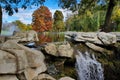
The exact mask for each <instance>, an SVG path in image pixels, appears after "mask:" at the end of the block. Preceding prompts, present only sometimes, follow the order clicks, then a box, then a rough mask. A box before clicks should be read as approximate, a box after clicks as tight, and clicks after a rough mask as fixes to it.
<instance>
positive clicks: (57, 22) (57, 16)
mask: <svg viewBox="0 0 120 80" xmlns="http://www.w3.org/2000/svg"><path fill="white" fill-rule="evenodd" d="M63 19H64V16H63V13H62V12H61V11H59V10H56V11H55V13H54V30H56V31H63V30H64V22H63Z"/></svg>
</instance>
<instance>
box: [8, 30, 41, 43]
mask: <svg viewBox="0 0 120 80" xmlns="http://www.w3.org/2000/svg"><path fill="white" fill-rule="evenodd" d="M9 39H10V40H18V41H19V42H24V41H39V39H38V35H37V32H35V31H33V30H30V31H25V32H14V35H13V36H11V37H9Z"/></svg>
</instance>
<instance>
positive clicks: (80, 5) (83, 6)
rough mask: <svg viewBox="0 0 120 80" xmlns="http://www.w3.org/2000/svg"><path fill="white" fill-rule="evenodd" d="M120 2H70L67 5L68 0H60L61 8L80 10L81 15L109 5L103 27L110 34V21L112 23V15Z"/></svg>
mask: <svg viewBox="0 0 120 80" xmlns="http://www.w3.org/2000/svg"><path fill="white" fill-rule="evenodd" d="M119 1H120V0H79V1H78V0H69V2H67V4H66V0H59V6H61V7H62V8H67V9H70V10H73V11H75V10H79V11H78V12H79V14H83V13H84V12H85V11H86V10H87V9H92V8H94V6H95V5H100V4H102V5H107V4H108V7H107V11H106V17H105V21H104V24H103V26H102V31H105V32H108V31H111V30H110V28H109V27H110V23H111V22H110V21H111V15H112V11H113V8H114V6H115V5H116V3H117V2H119Z"/></svg>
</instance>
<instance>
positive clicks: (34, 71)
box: [24, 63, 47, 80]
mask: <svg viewBox="0 0 120 80" xmlns="http://www.w3.org/2000/svg"><path fill="white" fill-rule="evenodd" d="M46 70H47V67H46V65H45V64H44V63H43V64H41V66H40V67H37V68H27V69H26V70H25V71H24V74H25V77H26V79H27V80H34V77H36V76H38V74H40V73H42V72H45V71H46Z"/></svg>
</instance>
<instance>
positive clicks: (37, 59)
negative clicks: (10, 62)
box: [1, 40, 45, 67]
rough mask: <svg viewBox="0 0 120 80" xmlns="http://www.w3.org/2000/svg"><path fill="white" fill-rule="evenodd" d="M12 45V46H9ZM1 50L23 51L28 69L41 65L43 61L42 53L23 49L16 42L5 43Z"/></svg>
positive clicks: (23, 47) (26, 48)
mask: <svg viewBox="0 0 120 80" xmlns="http://www.w3.org/2000/svg"><path fill="white" fill-rule="evenodd" d="M11 45H12V46H11ZM1 48H2V49H13V50H14V49H16V50H24V51H25V54H26V56H27V60H28V64H29V66H30V67H39V66H40V65H41V63H42V62H43V61H44V59H45V57H44V55H43V54H42V52H40V51H37V50H35V49H30V48H28V47H25V46H23V45H21V44H18V43H17V42H14V41H12V40H9V41H6V42H5V43H4V44H3V45H2V47H1Z"/></svg>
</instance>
